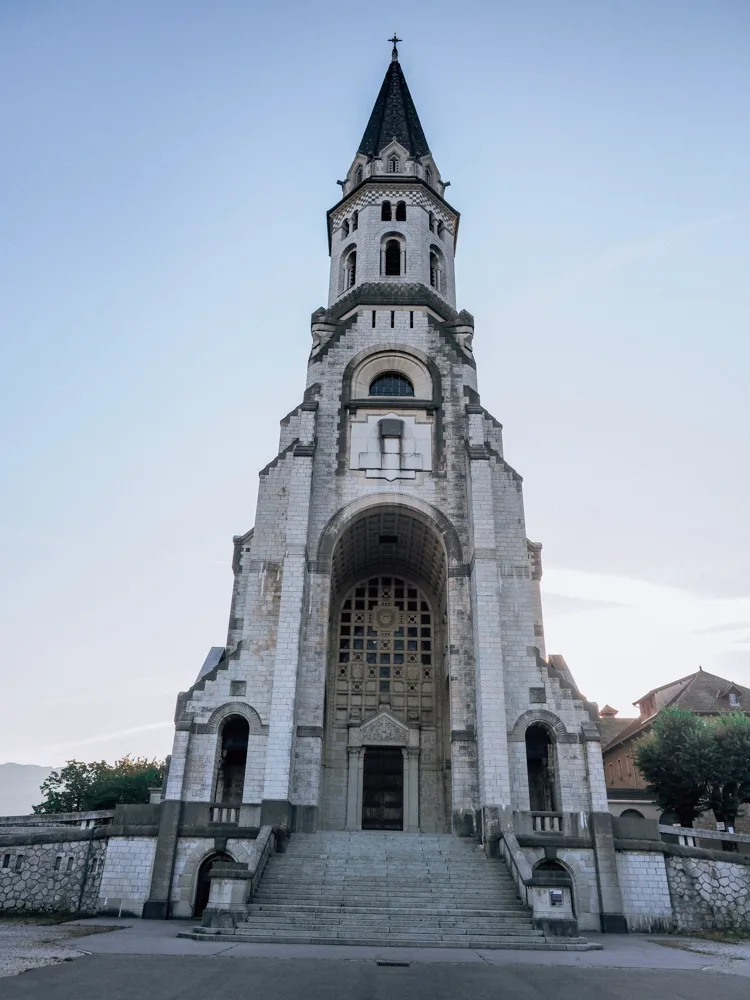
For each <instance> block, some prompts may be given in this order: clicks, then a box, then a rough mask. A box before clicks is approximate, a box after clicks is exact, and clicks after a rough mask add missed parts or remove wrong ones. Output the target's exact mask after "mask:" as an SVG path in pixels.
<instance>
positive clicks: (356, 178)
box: [354, 166, 364, 184]
mask: <svg viewBox="0 0 750 1000" xmlns="http://www.w3.org/2000/svg"><path fill="white" fill-rule="evenodd" d="M363 177H364V172H363V170H362V167H361V166H360V167H357V172H356V174H355V175H354V183H355V184H361V183H362V179H363Z"/></svg>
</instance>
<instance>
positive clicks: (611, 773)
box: [599, 667, 750, 832]
mask: <svg viewBox="0 0 750 1000" xmlns="http://www.w3.org/2000/svg"><path fill="white" fill-rule="evenodd" d="M633 704H634V705H636V706H637V707H638V711H639V714H638V717H637V718H634V719H624V718H623V719H618V718H616V716H617V712H616V710H615V709H612V708H610V707H609V706H608V705H606V706H605V707H604V708H603V709H602V710H601V712H600V713H599V731H600V732H601V736H602V745H603V749H602V756H603V758H604V776H605V778H606V782H607V798H608V801H609V808H610V811H611V812H612V813H613V814H614V815H615V816H622V815H627V816H637V815H640V816H643V817H645V818H646V819H659V818H660V816H661V812H660V810H659V808H658V806H657V805H656V803H655V801H654V798H653V796H652V795H651V794H650V793H649V792H647V791H646V782H645V780H644V778H643V775H642V774H641V773H640V771H639V770H638V768H637V767H636V766H635V764H634V763H633V752H634V750H635V745H636V743H637V742H638V740H640V739H642V738H643V737H644V736H645V735H646V734H647V733H648V732H649V731H650V729H651V726H652V724H653V721H654V719H655V718H656V716H657V715H658V714H659V712H660V711H661V710H662V709H664V708H681V709H684V710H685V711H687V712H695V713H696V714H697V715H705V716H716V715H723V714H726V713H727V712H737V711H744V712H750V688H746V687H743V686H742V685H741V684H737V683H735V682H734V681H728V680H726V679H725V678H724V677H717V675H716V674H710V673H709V672H708V671H707V670H703V669H702V668H700V667H699V668H698V670H696V671H695V673H692V674H688V675H687V676H686V677H681V678H680V679H679V680H676V681H671V682H670V683H669V684H662V685H661V687H658V688H654V689H653V690H651V691H649V692H648V693H647V694H645V695H644V696H643V697H642V698H639V699H638V700H637V701H635V702H633ZM701 820H702V822H701V821H699V822H698V823H696V825H705V826H715V822H714V821H713V816H712V815H709V816H707V817H705V816H704V817H701ZM746 827H748V828H746ZM737 829H738V831H740V832H750V827H749V826H748V824H747V820H738V823H737Z"/></svg>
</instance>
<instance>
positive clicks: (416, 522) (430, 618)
mask: <svg viewBox="0 0 750 1000" xmlns="http://www.w3.org/2000/svg"><path fill="white" fill-rule="evenodd" d="M446 579H447V569H446V553H445V546H444V544H443V540H442V537H441V534H440V531H439V530H438V529H437V527H436V525H435V524H431V523H430V522H429V519H428V518H426V517H425V516H423V515H422V514H421V512H417V511H414V510H413V509H410V508H407V507H404V506H400V505H398V504H388V505H383V506H380V507H378V508H375V509H373V508H370V509H369V510H365V511H363V512H362V514H360V516H359V517H357V518H355V519H354V520H353V521H352V522H351V523H350V524H349V525H348V526H347V528H346V529H345V530H344V531H343V532H342V533H341V535H340V536H339V538H338V540H337V542H336V544H335V546H334V549H333V553H332V560H331V601H330V622H329V625H330V631H329V643H328V670H327V681H326V713H325V727H324V756H323V810H322V812H323V815H322V824H323V826H324V827H325V828H327V829H344V828H349V829H360V828H364V829H386V830H401V829H416V828H418V829H422V830H427V831H435V832H438V831H439V832H442V831H444V830H446V829H450V818H449V816H448V815H446V813H447V809H448V808H449V804H450V800H451V799H450V768H446V767H445V758H446V757H449V755H450V735H449V730H448V727H449V717H448V716H449V710H448V705H447V699H446V690H447V685H446V683H445V679H444V667H443V661H444V655H443V654H444V648H443V647H444V645H445V643H446V641H447V627H446V621H447V618H446V599H447V598H446ZM376 717H377V718H378V720H380V719H383V720H384V722H383V725H384V726H385V727H386V728H387V727H388V726H389V725H391V726H394V727H396V729H397V730H398V734H397V739H396V740H395V742H396V743H398V744H400V745H395V746H394V745H393V743H394V740H393V739H391V738H389V737H388V735H387V734H386V733H385V731H384V730H383V727H382V726H379V727H375V728H373V727H372V726H368V721H371V720H373V719H375V718H376ZM407 744H408V749H407ZM445 747H447V748H448V749H447V752H446V750H445ZM407 792H408V795H407ZM407 801H408V804H409V808H408V810H406V809H405V806H406V804H407ZM353 802H354V803H355V804H354V805H352V803H353ZM407 812H408V815H407ZM353 813H356V818H355V821H354V823H353V819H352V817H353Z"/></svg>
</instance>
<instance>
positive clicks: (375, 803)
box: [362, 747, 404, 830]
mask: <svg viewBox="0 0 750 1000" xmlns="http://www.w3.org/2000/svg"><path fill="white" fill-rule="evenodd" d="M403 828H404V755H403V753H402V751H401V748H400V747H368V748H367V749H366V750H365V766H364V771H363V775H362V829H363V830H403Z"/></svg>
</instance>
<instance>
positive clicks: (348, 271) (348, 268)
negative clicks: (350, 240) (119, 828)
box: [340, 245, 357, 292]
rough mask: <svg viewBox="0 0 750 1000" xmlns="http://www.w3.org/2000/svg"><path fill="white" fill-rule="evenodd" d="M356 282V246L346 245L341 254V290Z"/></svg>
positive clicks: (352, 285)
mask: <svg viewBox="0 0 750 1000" xmlns="http://www.w3.org/2000/svg"><path fill="white" fill-rule="evenodd" d="M356 283H357V247H356V246H355V245H351V246H348V247H347V248H346V250H344V252H343V253H342V254H341V280H340V286H341V291H342V292H345V291H347V290H348V289H349V288H353V287H354V285H355V284H356Z"/></svg>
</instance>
